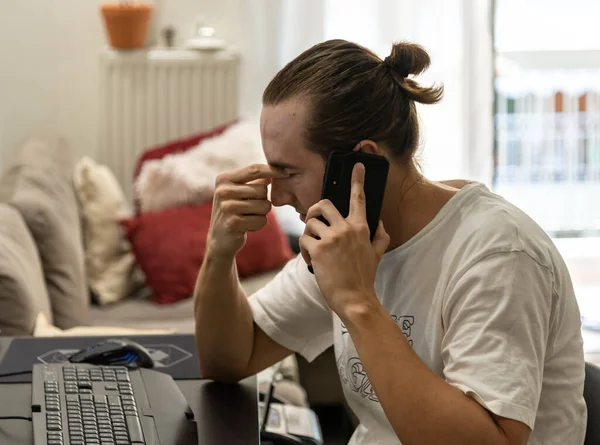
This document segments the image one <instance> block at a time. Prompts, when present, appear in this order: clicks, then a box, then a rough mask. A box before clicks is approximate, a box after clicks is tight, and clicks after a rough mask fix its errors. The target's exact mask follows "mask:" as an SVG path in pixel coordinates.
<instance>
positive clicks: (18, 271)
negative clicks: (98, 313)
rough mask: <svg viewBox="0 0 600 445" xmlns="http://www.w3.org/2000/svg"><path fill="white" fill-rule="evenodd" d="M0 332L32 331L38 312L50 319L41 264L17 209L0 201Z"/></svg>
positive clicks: (4, 333)
mask: <svg viewBox="0 0 600 445" xmlns="http://www.w3.org/2000/svg"><path fill="white" fill-rule="evenodd" d="M0 246H2V247H1V248H0V334H1V335H31V334H32V333H33V330H34V326H35V320H36V316H37V314H38V313H42V314H44V316H46V317H47V318H48V319H49V320H52V312H51V310H50V301H49V300H48V292H47V291H46V285H45V284H44V275H43V273H42V264H41V262H40V257H39V255H38V251H37V249H36V247H35V242H34V241H33V238H32V237H31V234H30V233H29V230H28V229H27V226H26V225H25V221H23V218H22V217H21V215H20V214H19V212H18V211H17V210H16V209H14V208H13V207H11V206H9V205H6V204H0Z"/></svg>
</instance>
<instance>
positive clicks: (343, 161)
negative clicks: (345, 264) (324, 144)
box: [308, 150, 390, 273]
mask: <svg viewBox="0 0 600 445" xmlns="http://www.w3.org/2000/svg"><path fill="white" fill-rule="evenodd" d="M358 162H360V163H361V164H363V165H364V166H365V186H364V189H365V205H366V213H367V224H368V225H369V231H370V234H371V241H373V238H374V237H375V232H377V226H378V225H379V216H380V213H381V206H382V204H383V197H384V194H385V185H386V182H387V176H388V171H389V167H390V164H389V161H388V160H387V159H386V158H385V157H384V156H377V155H372V154H369V153H363V152H360V151H350V150H333V151H332V152H331V153H329V157H328V158H327V164H326V166H325V175H324V176H323V188H322V190H321V199H329V200H330V201H331V202H332V203H333V205H334V206H335V207H336V208H337V210H338V212H340V215H342V216H343V217H344V218H346V217H347V216H348V214H349V212H350V193H351V190H352V170H353V168H354V165H355V164H357V163H358ZM320 219H321V220H322V221H323V222H324V223H325V224H329V223H328V222H327V221H326V220H325V219H323V218H320ZM308 270H310V271H311V272H313V270H312V267H311V266H309V267H308ZM313 273H314V272H313Z"/></svg>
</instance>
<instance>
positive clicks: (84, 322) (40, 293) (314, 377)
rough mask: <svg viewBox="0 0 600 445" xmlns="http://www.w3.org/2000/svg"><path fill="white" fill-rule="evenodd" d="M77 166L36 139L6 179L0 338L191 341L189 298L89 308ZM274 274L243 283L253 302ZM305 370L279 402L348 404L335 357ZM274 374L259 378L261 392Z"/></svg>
mask: <svg viewBox="0 0 600 445" xmlns="http://www.w3.org/2000/svg"><path fill="white" fill-rule="evenodd" d="M76 161H77V159H75V157H74V154H73V152H72V150H71V148H70V147H69V145H68V144H67V143H66V141H65V140H64V139H63V138H61V137H60V136H58V135H55V134H36V135H33V136H32V137H30V138H29V139H28V140H27V141H25V142H24V143H23V144H22V146H20V147H18V149H17V150H16V153H15V155H14V156H13V157H12V159H11V160H9V162H8V163H7V165H5V168H4V171H3V172H2V175H1V176H0V245H2V249H0V335H26V336H27V335H34V334H37V335H45V334H44V333H48V332H51V333H53V334H47V335H55V334H56V332H57V331H58V332H63V333H69V332H76V333H77V335H80V334H81V335H85V333H86V329H89V330H93V334H98V333H100V332H105V333H106V334H107V335H113V332H117V333H119V332H130V333H138V332H139V333H153V332H154V333H161V332H177V333H193V332H194V316H193V301H192V299H191V298H187V299H185V300H182V301H179V302H176V303H172V304H169V305H159V304H156V303H155V302H153V301H152V300H151V299H150V298H149V295H148V290H147V289H145V288H144V287H141V288H139V289H138V290H137V291H136V292H133V294H132V295H131V296H129V297H128V298H125V299H122V300H120V301H118V302H115V303H113V304H106V305H97V304H93V303H92V302H91V298H90V291H89V286H88V283H87V282H86V275H85V260H84V258H85V253H86V252H85V249H86V246H84V243H83V241H82V234H83V232H84V231H85V226H84V224H85V223H84V220H83V218H82V215H81V212H80V208H79V205H78V200H77V197H76V193H75V191H74V186H73V169H74V167H75V163H76ZM276 273H277V270H272V271H269V272H266V273H262V274H259V275H255V276H252V277H248V278H246V279H243V280H242V281H241V284H242V287H243V288H244V290H245V292H246V294H247V295H250V294H252V293H253V292H254V291H255V290H257V289H258V288H260V287H262V286H263V285H264V284H265V283H267V282H268V281H269V280H270V279H272V278H273V276H274V275H275V274H276ZM42 325H45V326H46V327H47V326H51V327H52V328H53V329H52V330H48V329H42V328H43V327H44V326H42ZM36 328H37V331H36ZM124 329H125V330H124ZM299 362H300V363H298V361H297V360H296V358H295V356H291V357H289V358H287V359H285V360H284V362H283V366H282V367H281V371H282V373H283V374H284V377H285V380H284V381H282V382H280V383H279V384H278V387H277V389H276V395H278V396H279V397H280V398H281V399H282V400H287V401H289V402H291V403H296V404H299V405H302V404H307V403H309V402H310V403H312V404H321V403H325V404H330V403H340V402H341V401H342V400H343V395H342V392H341V387H340V385H339V382H338V377H337V373H336V369H335V363H334V359H333V354H332V352H331V351H328V353H326V354H324V355H323V357H320V358H318V359H317V360H316V361H315V362H313V363H311V364H308V363H307V362H305V361H303V360H299ZM272 371H273V369H270V370H266V371H265V372H264V373H263V379H262V380H261V379H260V378H259V383H260V385H261V387H262V388H263V389H264V387H265V385H266V384H267V381H268V379H269V378H270V375H271V373H272ZM300 382H301V383H303V384H304V386H305V387H306V388H308V395H307V391H305V389H303V387H302V386H300V385H299V383H300Z"/></svg>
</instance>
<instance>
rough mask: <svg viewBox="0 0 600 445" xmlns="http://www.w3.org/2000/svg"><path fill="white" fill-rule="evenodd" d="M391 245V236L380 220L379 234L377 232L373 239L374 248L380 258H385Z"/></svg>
mask: <svg viewBox="0 0 600 445" xmlns="http://www.w3.org/2000/svg"><path fill="white" fill-rule="evenodd" d="M389 245H390V236H389V235H388V233H387V232H386V231H385V228H384V227H383V221H381V220H379V225H378V226H377V232H375V236H374V237H373V247H374V248H375V252H377V256H378V257H379V258H381V257H382V256H383V254H384V253H385V251H386V250H387V248H388V246H389Z"/></svg>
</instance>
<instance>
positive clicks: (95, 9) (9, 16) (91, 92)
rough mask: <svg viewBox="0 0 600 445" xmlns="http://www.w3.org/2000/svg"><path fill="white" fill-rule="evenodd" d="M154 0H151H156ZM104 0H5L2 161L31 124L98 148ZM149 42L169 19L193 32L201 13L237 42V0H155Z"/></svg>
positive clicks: (0, 56) (181, 31)
mask: <svg viewBox="0 0 600 445" xmlns="http://www.w3.org/2000/svg"><path fill="white" fill-rule="evenodd" d="M151 2H152V1H151ZM102 3H103V1H102V0H27V1H24V0H1V1H0V168H2V167H3V160H6V159H7V157H8V156H10V154H11V153H12V152H13V150H14V149H15V147H17V146H18V144H19V142H20V141H22V140H23V139H24V138H26V137H27V136H28V135H29V134H30V133H31V132H32V131H35V130H36V129H41V128H49V129H52V130H57V131H59V132H61V133H62V134H63V135H65V136H66V137H67V138H68V139H69V142H70V143H71V145H72V147H73V148H74V149H75V150H76V151H77V154H78V155H79V156H81V155H84V154H87V155H91V156H94V155H95V153H96V149H97V140H98V138H97V124H98V81H99V76H98V53H99V51H100V50H101V48H102V47H103V46H105V45H106V37H105V32H104V27H103V23H102V20H101V16H100V12H99V7H100V4H102ZM153 3H155V6H156V16H155V18H154V20H153V22H152V26H151V32H150V36H149V42H151V43H152V42H156V39H157V35H158V33H159V30H160V29H161V28H162V27H163V26H164V25H166V24H171V25H173V26H175V27H176V28H177V30H178V35H177V41H178V42H182V41H183V40H184V39H185V38H186V37H188V36H189V35H190V33H191V30H192V28H193V24H194V22H195V19H196V17H197V16H198V15H201V16H202V17H203V18H204V19H205V20H206V21H207V22H208V23H210V24H212V25H214V26H215V27H216V28H217V32H218V34H219V36H221V37H223V38H225V39H227V40H228V41H229V42H231V43H232V44H238V43H239V41H240V39H241V38H242V36H241V32H240V26H239V24H240V21H241V16H240V13H239V10H240V8H239V4H240V0H202V1H201V0H154V1H153Z"/></svg>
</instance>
